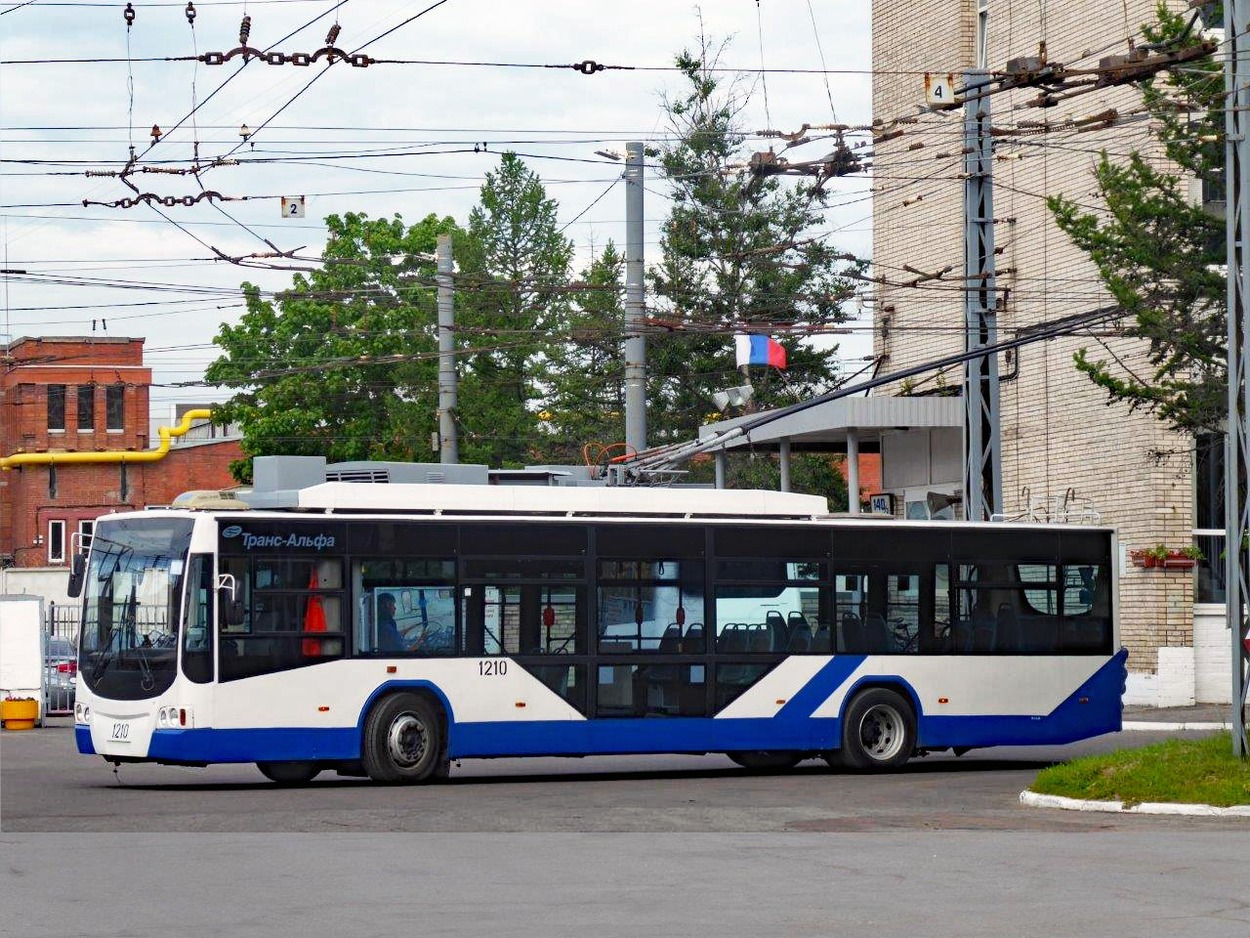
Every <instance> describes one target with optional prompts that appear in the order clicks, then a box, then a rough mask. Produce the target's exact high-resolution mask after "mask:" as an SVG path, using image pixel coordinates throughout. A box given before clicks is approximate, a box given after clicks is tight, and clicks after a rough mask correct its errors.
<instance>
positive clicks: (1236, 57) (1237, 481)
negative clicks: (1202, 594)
mask: <svg viewBox="0 0 1250 938" xmlns="http://www.w3.org/2000/svg"><path fill="white" fill-rule="evenodd" d="M1247 29H1250V0H1224V42H1225V43H1226V46H1227V48H1226V49H1225V50H1224V91H1225V95H1224V102H1225V103H1224V107H1225V111H1224V131H1225V152H1224V155H1225V163H1224V172H1225V173H1226V176H1225V179H1226V186H1227V195H1226V199H1227V201H1226V202H1225V215H1226V217H1225V224H1226V226H1227V227H1226V229H1225V230H1226V232H1227V235H1228V435H1227V437H1226V438H1225V440H1226V442H1225V447H1224V456H1225V466H1224V471H1225V475H1224V527H1225V531H1224V538H1225V540H1224V556H1225V561H1224V571H1225V583H1226V584H1227V592H1226V594H1225V595H1226V597H1227V603H1228V606H1227V610H1228V611H1227V615H1228V629H1229V632H1230V634H1231V637H1232V655H1231V657H1232V720H1231V723H1232V735H1233V754H1234V755H1236V756H1238V757H1240V758H1242V759H1245V758H1246V757H1247V752H1246V713H1245V705H1246V683H1247V658H1248V657H1250V652H1248V651H1247V649H1246V646H1245V635H1246V618H1245V615H1244V613H1243V612H1242V609H1243V607H1244V605H1245V603H1246V600H1247V598H1250V584H1248V580H1250V574H1248V572H1247V569H1246V555H1247V554H1246V547H1245V545H1246V538H1247V536H1250V514H1248V511H1250V504H1248V502H1247V494H1246V478H1247V467H1250V429H1248V428H1247V425H1246V421H1247V418H1248V417H1250V396H1248V395H1250V387H1248V386H1247V382H1246V365H1247V362H1250V345H1248V344H1247V343H1250V267H1248V266H1247V256H1246V248H1247V245H1246V238H1248V237H1250V201H1247V198H1246V195H1247V191H1248V190H1250V36H1247V34H1246V30H1247Z"/></svg>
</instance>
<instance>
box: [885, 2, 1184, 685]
mask: <svg viewBox="0 0 1250 938" xmlns="http://www.w3.org/2000/svg"><path fill="white" fill-rule="evenodd" d="M1153 7H1154V0H1127V2H1126V3H1124V4H1121V3H1115V4H1110V5H1108V4H1105V3H1103V2H1098V0H1068V2H1066V3H1062V4H1055V3H1051V4H1043V5H1040V7H1039V4H1037V3H1034V2H1032V0H1027V2H1026V0H1003V2H998V3H994V4H991V7H990V11H991V24H990V43H989V65H990V68H991V69H1002V68H1003V67H1004V65H1005V63H1006V61H1007V59H1008V58H1011V57H1015V56H1021V55H1036V54H1037V53H1038V43H1039V41H1041V39H1042V38H1043V37H1044V38H1045V41H1046V47H1047V53H1048V58H1049V59H1050V61H1052V62H1063V63H1066V64H1073V63H1077V62H1078V61H1079V63H1080V64H1085V65H1096V64H1097V59H1098V55H1105V54H1109V53H1123V52H1125V51H1126V49H1127V46H1126V44H1125V43H1124V42H1123V41H1122V40H1123V39H1124V37H1125V36H1127V35H1129V34H1131V33H1136V32H1138V30H1139V27H1140V24H1142V23H1144V22H1148V21H1150V20H1152V19H1153V16H1152V10H1153ZM974 8H975V4H974V2H973V0H966V2H959V0H874V3H873V63H874V67H875V68H876V69H877V70H878V72H877V74H876V75H875V76H874V83H873V108H874V117H875V118H876V119H878V120H889V119H890V118H892V117H895V116H900V115H908V116H914V115H917V114H918V113H920V112H919V111H918V110H917V105H921V104H923V102H924V87H923V79H922V76H921V75H919V74H907V73H901V72H905V71H906V70H921V71H923V70H932V71H939V72H945V71H954V72H960V71H961V70H962V69H964V68H966V67H968V66H970V65H971V64H972V57H973V36H974V32H973V29H974ZM1125 10H1127V15H1126V13H1125ZM1043 15H1044V16H1045V21H1044V24H1043V21H1042V16H1043ZM917 23H923V24H924V28H923V29H918V28H917ZM1043 26H1044V29H1043ZM1090 50H1100V51H1099V52H1098V54H1096V55H1093V56H1090V55H1089V54H1088V53H1089V51H1090ZM1035 95H1036V92H1035V91H1027V90H1026V91H1022V92H1016V93H1013V94H999V95H995V96H993V98H992V100H991V109H992V113H993V115H994V117H993V123H994V126H995V128H996V129H1027V125H1028V122H1042V121H1047V122H1050V124H1051V125H1062V124H1063V123H1064V122H1065V121H1068V120H1074V119H1080V118H1082V117H1085V116H1088V115H1090V114H1094V113H1098V112H1100V111H1103V110H1105V109H1107V108H1116V109H1118V110H1119V111H1120V113H1122V114H1127V113H1128V112H1131V111H1133V110H1135V109H1137V108H1138V107H1139V103H1140V96H1139V95H1138V94H1137V93H1136V92H1135V91H1133V90H1132V89H1118V90H1117V89H1111V90H1109V91H1105V92H1097V93H1092V94H1088V95H1084V96H1082V97H1078V98H1074V99H1072V100H1071V101H1068V102H1064V103H1061V104H1059V105H1058V106H1056V107H1052V108H1047V109H1039V108H1029V107H1025V106H1024V104H1025V103H1026V102H1027V101H1028V100H1029V99H1031V98H1033V97H1034V96H1035ZM962 121H963V117H962V111H959V112H951V113H949V114H946V115H935V114H924V115H922V116H921V117H919V119H918V122H917V123H914V124H905V125H901V129H903V130H904V131H905V133H904V134H903V135H902V136H900V137H898V138H897V139H894V140H891V141H888V142H885V143H882V144H880V145H878V146H877V147H876V148H875V173H876V184H875V195H874V209H875V219H874V232H873V237H874V250H873V254H874V261H875V263H876V265H877V268H876V270H875V273H876V274H877V275H878V276H884V277H885V278H886V279H887V281H888V282H887V283H886V284H884V285H882V286H881V287H880V288H879V290H878V302H877V313H876V316H877V327H878V328H877V338H876V351H877V352H878V354H885V355H888V356H889V358H888V360H887V362H886V365H885V368H886V370H893V369H897V368H903V367H906V366H907V365H910V364H915V363H918V362H921V361H923V360H925V359H930V358H934V357H938V356H940V355H944V354H950V353H952V352H957V351H961V350H962V347H963V337H962V335H961V333H960V332H959V328H960V327H961V325H962V323H963V315H964V314H963V293H962V285H961V283H960V281H959V279H958V278H959V277H960V276H961V275H962V273H963V231H964V225H963V183H962V180H961V179H960V178H959V174H960V172H961V170H962V157H961V156H960V147H961V146H962V134H963V128H962ZM886 129H887V130H888V129H889V127H888V125H887V127H886ZM1148 130H1149V128H1148V125H1147V124H1146V123H1144V122H1137V123H1131V122H1130V123H1124V124H1121V125H1117V126H1116V127H1113V128H1111V129H1108V130H1104V131H1099V132H1089V133H1074V132H1071V131H1068V132H1061V133H1049V134H1037V135H1028V136H1011V137H999V138H998V139H997V141H996V144H995V153H996V157H997V159H996V160H995V164H994V173H995V179H994V217H995V222H996V224H995V244H996V248H997V249H998V251H999V253H998V256H997V266H998V270H999V274H998V286H999V287H1000V288H1005V289H1006V290H1007V291H1008V292H1007V294H1006V296H1007V299H1006V303H1005V306H1004V308H1003V310H1002V312H1001V313H1000V316H999V330H1000V336H1002V337H1006V336H1010V335H1013V334H1014V330H1015V329H1017V328H1019V327H1022V326H1028V325H1032V324H1035V323H1040V322H1046V321H1050V320H1054V319H1058V318H1060V317H1063V316H1069V315H1073V314H1076V313H1082V312H1086V311H1088V310H1092V309H1095V308H1097V307H1099V306H1103V305H1109V304H1110V303H1111V302H1112V300H1111V298H1110V297H1109V295H1108V294H1107V293H1106V292H1105V290H1103V289H1102V287H1101V284H1100V283H1099V281H1098V278H1097V272H1096V270H1095V269H1094V267H1093V265H1092V264H1091V263H1090V262H1089V260H1088V259H1087V258H1086V257H1085V255H1084V254H1082V253H1081V252H1080V251H1078V250H1077V249H1076V248H1074V247H1073V246H1072V245H1071V244H1070V242H1069V241H1068V239H1067V237H1066V236H1065V235H1064V234H1063V233H1062V232H1061V231H1060V230H1059V229H1058V227H1057V226H1056V225H1055V224H1054V222H1053V221H1052V220H1051V218H1050V213H1049V211H1048V209H1047V208H1046V205H1045V202H1044V196H1045V195H1046V194H1058V193H1062V194H1065V195H1067V196H1068V197H1070V198H1073V199H1075V200H1076V201H1078V202H1081V203H1083V204H1084V205H1086V206H1089V207H1091V208H1094V207H1096V206H1097V205H1098V203H1097V200H1096V199H1095V198H1093V196H1092V193H1093V189H1094V185H1093V178H1092V175H1091V168H1092V166H1093V164H1094V161H1095V159H1096V157H1097V154H1098V152H1099V151H1100V150H1102V149H1106V150H1108V152H1110V153H1112V154H1123V153H1126V152H1127V151H1128V150H1129V149H1130V148H1139V149H1141V150H1143V151H1145V152H1148V153H1151V154H1155V155H1157V150H1155V149H1153V148H1152V144H1151V139H1150V137H1149V135H1148ZM905 264H906V265H909V266H911V267H914V268H916V269H918V270H921V271H925V272H936V271H938V270H941V269H942V268H943V267H946V266H948V265H954V269H953V270H952V271H951V273H950V274H948V275H946V276H945V277H943V278H942V280H938V281H929V282H928V283H925V284H923V285H920V286H919V287H909V286H907V285H906V284H907V283H908V281H910V280H914V278H915V275H914V274H910V273H908V272H906V271H904V270H903V265H905ZM1081 347H1086V348H1088V349H1089V354H1090V356H1091V357H1092V358H1096V359H1108V360H1113V361H1115V360H1118V361H1119V363H1120V364H1119V366H1118V367H1122V368H1124V369H1131V370H1133V371H1135V372H1137V373H1139V374H1141V373H1145V374H1149V368H1148V365H1147V364H1146V362H1145V358H1144V354H1143V349H1142V347H1141V345H1140V344H1139V343H1135V342H1130V341H1128V340H1126V339H1124V338H1122V337H1120V336H1118V335H1116V334H1115V332H1114V331H1104V332H1101V333H1099V334H1097V335H1089V334H1084V335H1080V336H1074V337H1071V338H1061V339H1055V340H1052V341H1049V342H1044V343H1037V344H1033V345H1029V346H1026V347H1025V348H1023V349H1022V350H1021V351H1020V353H1019V355H1018V357H1017V358H1016V359H1015V360H1014V361H1004V360H1001V359H1000V373H1001V374H1002V375H1003V377H1004V380H1003V384H1002V444H1003V480H1004V484H1003V496H1004V502H1005V505H1004V508H1005V509H1006V510H1007V511H1008V512H1013V511H1022V510H1023V509H1024V508H1026V507H1027V505H1028V502H1029V500H1030V499H1037V498H1046V497H1060V498H1062V497H1063V496H1064V495H1065V494H1070V495H1071V496H1072V497H1074V498H1076V499H1077V500H1078V501H1084V500H1088V501H1089V502H1091V503H1092V504H1093V506H1094V507H1095V508H1096V509H1097V510H1098V511H1099V512H1101V514H1102V518H1103V520H1104V522H1106V523H1109V524H1112V525H1114V526H1115V527H1116V528H1117V529H1118V530H1119V533H1120V537H1121V540H1122V541H1123V542H1124V543H1125V544H1127V545H1128V546H1130V547H1140V546H1147V545H1150V544H1155V543H1159V542H1165V543H1167V544H1170V545H1178V546H1179V545H1183V544H1186V543H1189V541H1190V536H1191V533H1190V532H1191V529H1192V526H1193V521H1192V516H1193V511H1192V468H1191V464H1192V455H1191V450H1192V441H1191V440H1190V439H1189V438H1187V437H1182V436H1179V435H1176V434H1172V433H1169V432H1168V431H1166V430H1165V429H1164V428H1163V426H1162V424H1160V423H1159V422H1158V421H1157V420H1155V419H1154V418H1152V417H1150V416H1148V415H1143V414H1133V413H1130V412H1129V411H1128V409H1127V407H1125V406H1123V405H1112V406H1110V407H1109V406H1107V404H1106V397H1105V394H1104V393H1103V392H1101V391H1099V390H1098V389H1097V388H1095V387H1094V386H1093V385H1092V384H1091V383H1090V382H1089V381H1088V379H1086V378H1085V377H1084V376H1083V375H1081V374H1079V373H1078V372H1077V371H1076V370H1075V368H1074V367H1073V364H1072V356H1073V354H1074V352H1075V351H1076V350H1077V349H1078V348H1081ZM1017 368H1018V375H1017V376H1014V377H1013V374H1012V373H1013V372H1014V371H1015V369H1017ZM961 379H962V372H961V370H956V371H955V372H954V373H951V374H948V375H947V376H945V381H946V383H948V384H958V383H959V382H960V381H961ZM936 383H937V379H936V378H933V379H929V380H928V381H925V380H924V379H921V381H920V382H918V384H917V388H916V390H924V389H926V388H931V387H933V386H934V385H935V384H936ZM1192 582H1193V581H1192V576H1191V575H1189V574H1180V573H1160V572H1157V571H1153V570H1150V571H1148V570H1138V569H1136V568H1130V571H1129V573H1128V574H1127V575H1126V576H1125V577H1124V580H1123V583H1122V588H1121V600H1122V602H1121V628H1122V637H1123V640H1124V644H1125V645H1126V646H1127V647H1128V648H1129V651H1130V657H1129V667H1130V668H1131V669H1132V670H1135V671H1153V670H1154V669H1155V668H1156V666H1157V662H1158V649H1159V648H1160V647H1169V646H1188V645H1192V642H1193V612H1192V605H1193V603H1192V600H1193V591H1192Z"/></svg>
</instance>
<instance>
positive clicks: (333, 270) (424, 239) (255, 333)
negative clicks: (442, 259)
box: [205, 213, 464, 480]
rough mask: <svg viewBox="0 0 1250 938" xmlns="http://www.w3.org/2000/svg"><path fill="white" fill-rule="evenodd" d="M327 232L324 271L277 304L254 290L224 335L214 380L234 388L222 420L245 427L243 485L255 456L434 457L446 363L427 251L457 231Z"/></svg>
mask: <svg viewBox="0 0 1250 938" xmlns="http://www.w3.org/2000/svg"><path fill="white" fill-rule="evenodd" d="M326 225H327V227H328V228H329V231H330V234H329V238H328V240H327V242H326V246H325V250H324V251H323V253H322V259H323V262H324V263H323V266H322V267H321V268H320V269H318V270H316V271H313V272H312V273H310V274H308V275H307V276H305V275H304V274H296V275H295V277H294V279H293V282H292V285H291V288H290V289H289V290H286V291H284V292H283V293H281V294H279V295H278V296H277V297H276V298H275V300H273V301H270V300H266V299H263V298H262V297H261V295H260V291H259V290H258V289H257V288H256V287H255V286H253V285H251V284H244V285H243V289H244V296H245V298H246V302H247V311H246V312H245V313H244V314H243V316H242V317H241V318H240V320H239V322H238V324H237V325H223V326H222V327H221V329H220V331H219V332H218V334H217V337H216V339H215V340H214V341H215V343H216V344H217V345H218V346H220V347H221V349H222V352H223V354H222V355H221V356H220V357H219V358H218V359H217V360H216V361H214V362H213V363H212V364H211V365H210V366H209V368H208V370H207V372H206V374H205V377H206V379H207V380H208V381H209V382H212V383H214V384H219V385H223V386H225V387H228V388H232V389H234V390H235V394H234V396H233V397H231V398H230V399H229V400H228V401H227V402H226V403H224V404H222V405H220V406H219V407H218V408H217V415H218V416H219V418H220V419H222V420H223V421H226V422H231V423H237V424H239V425H240V427H241V428H242V431H243V443H242V446H243V451H244V453H245V454H246V455H247V457H249V458H248V459H244V460H242V461H240V462H239V463H237V464H235V465H234V466H232V467H231V468H232V471H233V472H234V473H235V476H236V477H237V478H239V479H241V480H247V479H249V478H250V476H251V460H250V457H253V456H263V455H277V454H289V455H320V456H325V457H326V458H327V459H329V460H331V461H340V460H353V459H399V460H411V459H428V458H429V452H430V445H429V440H430V434H431V433H432V431H433V430H434V429H435V428H436V414H437V368H438V364H437V360H436V358H435V353H436V351H437V340H436V337H435V333H434V323H435V321H436V317H435V313H434V308H435V307H434V290H433V288H432V287H431V286H430V284H431V283H432V280H433V277H434V265H433V262H432V261H430V260H428V259H427V257H426V256H427V255H429V254H431V253H432V252H433V251H434V250H435V248H436V244H437V238H438V235H439V233H441V232H454V231H456V230H457V229H456V224H455V222H454V221H453V220H451V219H450V218H443V219H439V218H437V217H435V216H434V215H429V216H427V217H426V218H424V219H422V220H421V221H420V222H418V223H417V224H415V225H412V226H409V227H405V226H404V224H403V221H402V219H401V218H400V217H399V216H398V215H396V216H395V217H394V218H392V219H382V218H379V219H370V218H368V216H366V215H363V214H354V213H349V214H347V215H344V216H342V217H340V216H337V215H331V216H330V217H329V218H327V219H326ZM458 240H459V241H463V240H464V239H463V235H461V237H460V238H459V239H458Z"/></svg>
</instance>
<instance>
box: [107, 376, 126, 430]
mask: <svg viewBox="0 0 1250 938" xmlns="http://www.w3.org/2000/svg"><path fill="white" fill-rule="evenodd" d="M125 399H126V385H124V384H110V385H109V386H108V387H107V388H105V390H104V410H105V416H104V419H105V426H106V427H107V428H108V429H109V430H122V429H124V428H125V426H126V424H125V420H126V412H125V407H124V406H123V403H124V401H125Z"/></svg>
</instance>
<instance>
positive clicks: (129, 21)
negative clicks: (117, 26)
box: [122, 3, 135, 29]
mask: <svg viewBox="0 0 1250 938" xmlns="http://www.w3.org/2000/svg"><path fill="white" fill-rule="evenodd" d="M122 16H124V17H125V18H126V28H127V29H129V28H130V27H131V26H133V25H134V24H135V8H134V5H133V4H130V3H127V4H126V9H125V10H123V11H122Z"/></svg>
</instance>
